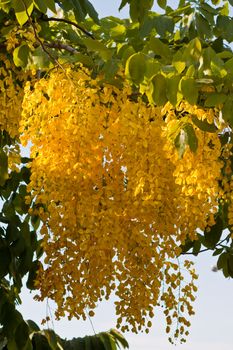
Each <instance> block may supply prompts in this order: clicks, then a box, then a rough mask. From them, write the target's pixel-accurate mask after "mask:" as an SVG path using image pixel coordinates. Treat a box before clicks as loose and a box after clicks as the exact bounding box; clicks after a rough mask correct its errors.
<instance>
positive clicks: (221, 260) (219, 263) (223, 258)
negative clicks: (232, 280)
mask: <svg viewBox="0 0 233 350" xmlns="http://www.w3.org/2000/svg"><path fill="white" fill-rule="evenodd" d="M227 258H228V254H227V253H226V252H224V253H222V254H221V255H220V256H219V258H218V261H217V267H218V269H219V270H221V269H223V268H224V267H226V266H227Z"/></svg>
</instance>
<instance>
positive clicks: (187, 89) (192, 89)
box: [180, 77, 198, 105]
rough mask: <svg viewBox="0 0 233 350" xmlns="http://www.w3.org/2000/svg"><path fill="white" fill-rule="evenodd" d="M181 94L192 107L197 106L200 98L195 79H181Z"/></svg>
mask: <svg viewBox="0 0 233 350" xmlns="http://www.w3.org/2000/svg"><path fill="white" fill-rule="evenodd" d="M180 82H181V84H180V87H181V92H182V94H183V96H184V98H185V99H186V100H187V101H188V102H189V103H190V104H192V105H195V104H196V102H197V98H198V88H197V84H196V82H195V79H194V78H189V77H183V78H182V79H181V81H180Z"/></svg>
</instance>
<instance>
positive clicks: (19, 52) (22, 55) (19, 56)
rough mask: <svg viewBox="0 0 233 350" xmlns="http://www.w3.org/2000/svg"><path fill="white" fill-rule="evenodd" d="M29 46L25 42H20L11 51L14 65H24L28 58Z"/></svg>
mask: <svg viewBox="0 0 233 350" xmlns="http://www.w3.org/2000/svg"><path fill="white" fill-rule="evenodd" d="M29 52H30V50H29V47H28V46H27V45H26V44H22V45H20V46H18V47H16V49H14V52H13V60H14V64H15V65H16V67H26V66H27V64H28V59H29Z"/></svg>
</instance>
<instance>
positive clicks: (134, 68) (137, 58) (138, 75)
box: [125, 52, 146, 84]
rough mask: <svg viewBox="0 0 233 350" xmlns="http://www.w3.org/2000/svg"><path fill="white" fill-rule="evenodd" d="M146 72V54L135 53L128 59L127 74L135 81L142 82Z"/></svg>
mask: <svg viewBox="0 0 233 350" xmlns="http://www.w3.org/2000/svg"><path fill="white" fill-rule="evenodd" d="M145 73H146V56H145V55H144V54H143V53H141V52H139V53H135V54H133V55H132V56H130V58H129V59H128V60H127V62H126V65H125V74H126V76H127V78H129V79H131V80H132V81H133V82H134V83H136V84H140V83H141V82H142V81H143V80H144V75H145Z"/></svg>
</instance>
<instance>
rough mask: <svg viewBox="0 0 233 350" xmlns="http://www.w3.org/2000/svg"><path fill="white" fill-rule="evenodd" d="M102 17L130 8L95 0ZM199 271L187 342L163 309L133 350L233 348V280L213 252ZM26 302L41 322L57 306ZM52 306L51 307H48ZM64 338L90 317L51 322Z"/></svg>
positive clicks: (105, 318) (104, 319) (106, 322)
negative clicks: (170, 335) (169, 330)
mask: <svg viewBox="0 0 233 350" xmlns="http://www.w3.org/2000/svg"><path fill="white" fill-rule="evenodd" d="M92 3H93V5H94V6H95V8H96V9H97V11H98V12H99V14H100V16H101V17H105V16H108V15H114V16H122V17H126V16H127V14H128V13H127V9H124V10H123V11H121V14H120V15H119V13H118V12H117V8H118V6H119V4H120V0H111V1H109V0H92ZM195 260H196V263H195V265H196V269H197V272H198V274H199V280H198V293H197V299H196V302H195V310H196V314H195V316H193V318H192V326H191V329H190V336H189V338H188V340H187V343H186V344H184V345H179V344H177V345H176V346H174V345H170V344H169V342H168V340H167V336H166V334H165V332H164V329H165V323H164V318H163V315H162V313H161V312H159V311H158V312H157V313H156V316H155V319H154V320H153V327H152V328H151V331H150V333H149V334H139V335H135V334H131V333H126V334H125V337H126V339H127V340H128V342H129V344H130V350H231V349H232V348H233V328H232V327H233V281H232V280H231V279H226V278H224V277H223V275H222V273H221V272H217V273H214V272H212V271H211V268H212V266H213V265H215V263H216V258H215V257H212V256H211V254H209V253H202V254H201V255H199V256H198V257H197V258H196V259H195ZM22 301H23V304H22V305H21V306H20V307H19V310H20V311H21V312H22V313H23V315H24V318H25V319H33V320H34V321H35V322H37V323H38V324H40V322H41V320H42V319H43V318H44V317H45V316H46V315H47V314H48V313H49V309H50V310H51V313H52V314H53V312H54V310H55V305H54V304H53V303H52V302H48V303H47V302H44V303H39V302H36V301H34V300H33V293H32V294H30V293H29V292H28V291H27V290H26V289H25V290H24V291H23V293H22ZM113 302H114V298H112V299H110V301H108V302H103V303H101V304H100V305H99V306H98V308H97V310H96V316H95V317H94V318H93V319H92V323H93V326H94V330H95V332H96V333H97V332H100V331H104V330H108V329H110V328H114V327H115V322H116V316H115V313H114V304H113ZM48 305H49V307H48ZM49 326H50V327H54V330H55V332H57V333H58V334H59V335H60V336H62V337H67V338H73V337H79V336H85V335H87V334H89V335H92V334H93V329H92V325H91V323H90V321H89V320H87V321H85V322H82V321H77V320H71V321H68V320H67V319H62V320H60V321H54V322H53V324H51V323H50V325H49Z"/></svg>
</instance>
